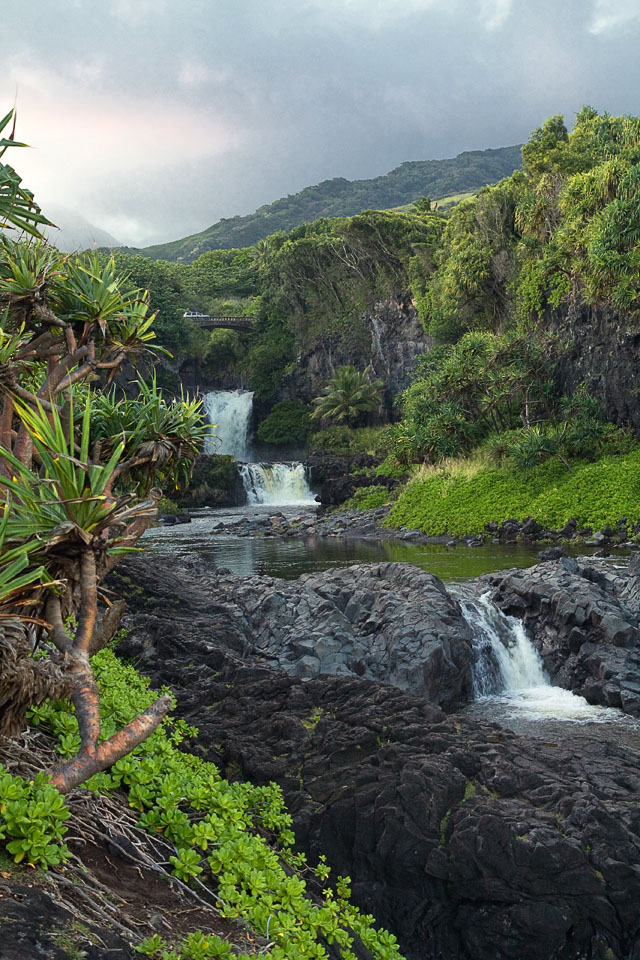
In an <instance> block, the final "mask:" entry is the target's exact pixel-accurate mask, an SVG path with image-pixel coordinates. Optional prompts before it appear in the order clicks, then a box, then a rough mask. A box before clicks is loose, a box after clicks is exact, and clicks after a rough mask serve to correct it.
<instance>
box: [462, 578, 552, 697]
mask: <svg viewBox="0 0 640 960" xmlns="http://www.w3.org/2000/svg"><path fill="white" fill-rule="evenodd" d="M457 599H458V602H459V604H460V608H461V610H462V613H463V616H464V618H465V620H466V621H467V623H468V624H469V626H470V627H471V630H472V632H473V644H474V647H475V651H476V654H477V660H476V662H475V663H474V665H473V692H474V694H475V696H476V697H490V696H492V695H494V694H496V693H502V692H507V691H512V690H524V689H527V688H528V687H543V686H550V684H549V678H548V676H547V674H546V672H545V669H544V665H543V663H542V657H541V656H540V654H539V653H538V651H537V650H536V648H535V647H534V645H533V644H532V642H531V640H529V638H528V637H527V635H526V633H525V630H524V626H523V625H522V623H521V621H520V620H517V619H516V618H515V617H508V616H507V615H506V614H504V613H503V612H502V610H500V609H499V608H498V607H496V605H495V604H494V603H492V602H491V599H490V596H489V594H488V593H484V594H482V595H480V596H477V597H471V596H468V595H467V596H464V595H462V594H461V595H459V596H458V598H457Z"/></svg>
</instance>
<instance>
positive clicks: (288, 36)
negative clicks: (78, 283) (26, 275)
mask: <svg viewBox="0 0 640 960" xmlns="http://www.w3.org/2000/svg"><path fill="white" fill-rule="evenodd" d="M2 34H3V36H4V42H3V44H2V47H3V49H2V71H1V73H0V114H4V113H5V112H6V111H7V110H8V109H10V108H11V106H13V104H14V103H15V104H16V105H17V111H18V129H17V136H18V138H19V139H21V140H24V141H26V142H27V143H29V144H30V146H31V147H32V149H29V150H23V151H18V150H15V151H12V152H11V154H7V155H5V160H6V161H8V162H11V163H13V165H14V166H15V167H16V169H18V171H19V172H20V173H21V175H22V176H23V179H24V182H25V185H27V186H28V187H29V188H30V189H32V190H33V191H34V192H35V194H36V198H37V199H38V201H39V202H40V203H41V205H42V207H43V209H44V212H45V213H46V211H47V205H48V204H49V205H51V206H52V208H55V209H56V210H59V209H60V208H61V207H62V208H68V209H72V210H74V211H75V212H76V213H78V214H80V215H82V216H83V217H85V218H87V219H88V220H89V221H91V222H92V223H94V224H96V225H97V226H98V227H100V228H103V229H104V230H107V231H109V232H110V233H111V234H112V235H114V236H115V237H116V238H117V239H118V240H119V241H121V242H123V243H128V244H131V245H135V246H143V245H146V244H151V243H160V242H164V241H167V240H173V239H178V238H179V237H184V236H186V235H188V234H190V233H194V232H196V231H199V230H202V229H204V228H205V227H207V226H210V225H211V224H212V223H215V222H216V221H217V220H219V219H220V218H222V217H232V216H235V215H237V214H240V215H243V214H247V213H251V212H252V211H253V210H255V209H256V208H257V207H258V206H260V205H261V204H264V203H270V202H272V201H273V200H276V199H278V198H279V197H282V196H286V195H287V194H292V193H296V192H297V191H298V190H301V189H302V188H303V187H305V186H309V185H311V184H314V183H318V182H320V181H321V180H326V179H330V178H332V177H347V178H349V179H360V178H368V177H374V176H378V175H380V174H383V173H386V172H388V171H389V170H391V169H393V168H394V167H396V166H398V164H400V163H402V162H403V161H405V160H428V159H433V158H441V157H450V156H455V155H456V154H457V153H460V152H461V151H463V150H474V149H485V148H487V147H498V146H507V145H510V144H513V143H520V142H522V141H524V140H526V139H527V137H528V135H529V133H530V132H531V130H533V129H535V128H536V127H537V126H539V125H540V124H541V123H543V122H544V120H545V119H546V118H547V117H548V116H551V115H553V114H557V113H562V114H564V116H565V120H566V122H567V125H568V126H569V127H571V125H572V123H573V118H574V114H575V113H576V112H577V111H578V110H579V109H580V107H581V106H583V105H584V104H589V105H591V106H592V107H595V108H596V109H597V110H599V111H601V112H602V111H605V110H606V111H608V112H609V113H612V114H618V113H632V114H638V113H640V102H639V100H640V57H638V56H637V51H638V49H639V48H640V47H639V44H640V0H102V2H101V3H97V2H96V0H55V2H51V0H22V2H21V3H19V4H11V5H8V4H7V5H6V9H4V10H3V15H2ZM3 107H4V109H3ZM10 157H12V159H10Z"/></svg>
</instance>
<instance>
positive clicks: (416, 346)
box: [278, 292, 433, 418]
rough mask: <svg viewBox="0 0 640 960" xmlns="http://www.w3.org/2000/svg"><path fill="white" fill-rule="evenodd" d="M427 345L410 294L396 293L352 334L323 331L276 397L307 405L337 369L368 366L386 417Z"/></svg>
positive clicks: (364, 319) (365, 317)
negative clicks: (379, 385)
mask: <svg viewBox="0 0 640 960" xmlns="http://www.w3.org/2000/svg"><path fill="white" fill-rule="evenodd" d="M432 346H433V338H432V337H429V336H428V335H427V334H426V333H425V331H424V327H423V326H422V324H421V323H420V319H419V317H418V312H417V310H416V308H415V306H414V305H413V302H412V299H411V294H410V293H408V292H404V293H398V294H396V296H394V297H392V298H391V299H389V300H384V301H380V302H379V303H377V304H376V305H375V308H374V309H373V310H372V311H371V313H367V314H365V315H364V316H363V317H362V318H361V319H360V322H359V329H358V330H357V331H353V336H351V337H344V336H342V335H341V334H338V333H336V334H334V335H331V334H328V333H327V334H325V335H324V336H323V337H322V339H321V340H320V341H319V342H318V344H317V345H316V346H315V347H314V348H313V349H311V350H310V351H309V352H307V353H303V354H302V355H301V356H300V357H299V358H298V362H297V363H296V365H295V366H294V368H293V369H292V370H291V371H290V372H289V373H288V374H287V375H286V376H285V377H284V378H283V380H282V382H281V384H280V388H279V394H278V399H280V400H303V401H304V402H306V403H310V402H311V401H312V400H313V398H314V397H317V396H318V395H319V394H320V392H321V391H322V389H323V388H324V387H325V386H326V384H327V382H328V380H329V378H330V377H332V376H333V374H334V373H335V372H336V370H337V369H338V368H339V367H342V366H345V365H346V364H354V365H355V366H357V367H358V368H359V369H361V370H362V369H364V368H365V367H367V366H371V367H373V369H374V371H375V375H376V377H379V378H380V379H381V380H383V381H384V383H385V387H386V390H385V397H384V407H385V410H386V415H387V417H388V418H389V417H391V415H392V412H393V411H392V404H393V398H394V397H396V396H397V395H398V394H399V393H402V391H403V390H405V389H406V388H407V387H408V386H409V383H410V382H411V375H412V373H413V371H414V370H415V367H416V357H417V356H419V355H421V354H423V353H426V352H427V351H428V350H429V349H431V347H432Z"/></svg>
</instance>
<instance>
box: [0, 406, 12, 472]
mask: <svg viewBox="0 0 640 960" xmlns="http://www.w3.org/2000/svg"><path fill="white" fill-rule="evenodd" d="M12 421H13V397H12V396H11V394H9V393H5V395H4V402H3V404H2V417H1V418H0V443H1V444H2V446H3V447H4V448H5V450H11V423H12ZM0 470H1V471H2V472H3V473H6V475H7V476H9V468H8V466H7V464H6V463H5V461H2V460H0Z"/></svg>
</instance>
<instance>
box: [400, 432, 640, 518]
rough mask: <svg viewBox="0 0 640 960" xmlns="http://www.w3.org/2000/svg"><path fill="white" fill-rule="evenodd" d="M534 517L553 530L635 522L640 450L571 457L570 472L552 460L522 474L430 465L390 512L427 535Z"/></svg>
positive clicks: (639, 497) (639, 501)
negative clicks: (468, 472)
mask: <svg viewBox="0 0 640 960" xmlns="http://www.w3.org/2000/svg"><path fill="white" fill-rule="evenodd" d="M529 516H531V517H533V518H534V519H535V520H537V521H538V523H540V524H542V525H543V526H545V527H548V528H550V529H556V530H557V529H560V528H561V527H563V526H564V525H565V524H566V523H567V521H568V520H570V519H571V518H574V519H575V520H576V521H577V523H578V526H580V527H585V526H589V527H592V528H594V529H598V528H600V527H602V526H604V525H605V524H607V523H608V524H610V525H612V526H615V524H616V523H617V522H618V520H619V519H620V518H621V517H624V516H626V517H627V518H628V520H629V521H630V522H632V523H635V522H636V521H638V520H640V450H639V449H637V448H636V449H635V450H633V451H632V452H631V453H629V454H628V455H626V456H619V457H605V458H603V459H601V460H598V461H596V462H595V463H584V462H580V461H578V462H576V463H574V464H573V466H572V469H571V470H567V468H566V467H565V466H564V465H563V464H562V463H561V462H560V461H559V460H557V459H552V460H548V461H547V462H546V463H543V464H541V465H539V466H537V467H534V468H532V469H531V470H529V471H527V472H526V473H519V472H518V471H516V470H515V469H513V468H511V467H509V466H505V467H489V468H484V469H480V470H478V471H477V472H476V473H475V474H473V475H472V476H464V475H456V476H451V475H448V474H446V473H445V472H436V471H434V472H433V473H432V474H431V475H430V476H428V477H426V478H417V479H416V480H414V481H412V482H410V483H409V484H408V485H407V486H406V487H405V488H404V490H403V491H402V493H401V495H400V497H399V499H398V501H397V503H396V504H395V505H394V506H393V508H392V510H391V513H390V515H389V519H388V523H389V525H390V526H393V527H399V526H407V527H411V528H415V529H419V530H422V531H423V532H424V533H426V534H429V535H441V534H445V533H448V534H450V535H452V536H461V535H463V534H466V533H480V532H482V530H483V529H484V527H485V525H486V524H487V523H490V522H494V521H495V522H497V523H501V522H502V521H504V520H507V519H509V518H514V519H516V520H524V519H526V518H527V517H529Z"/></svg>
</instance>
